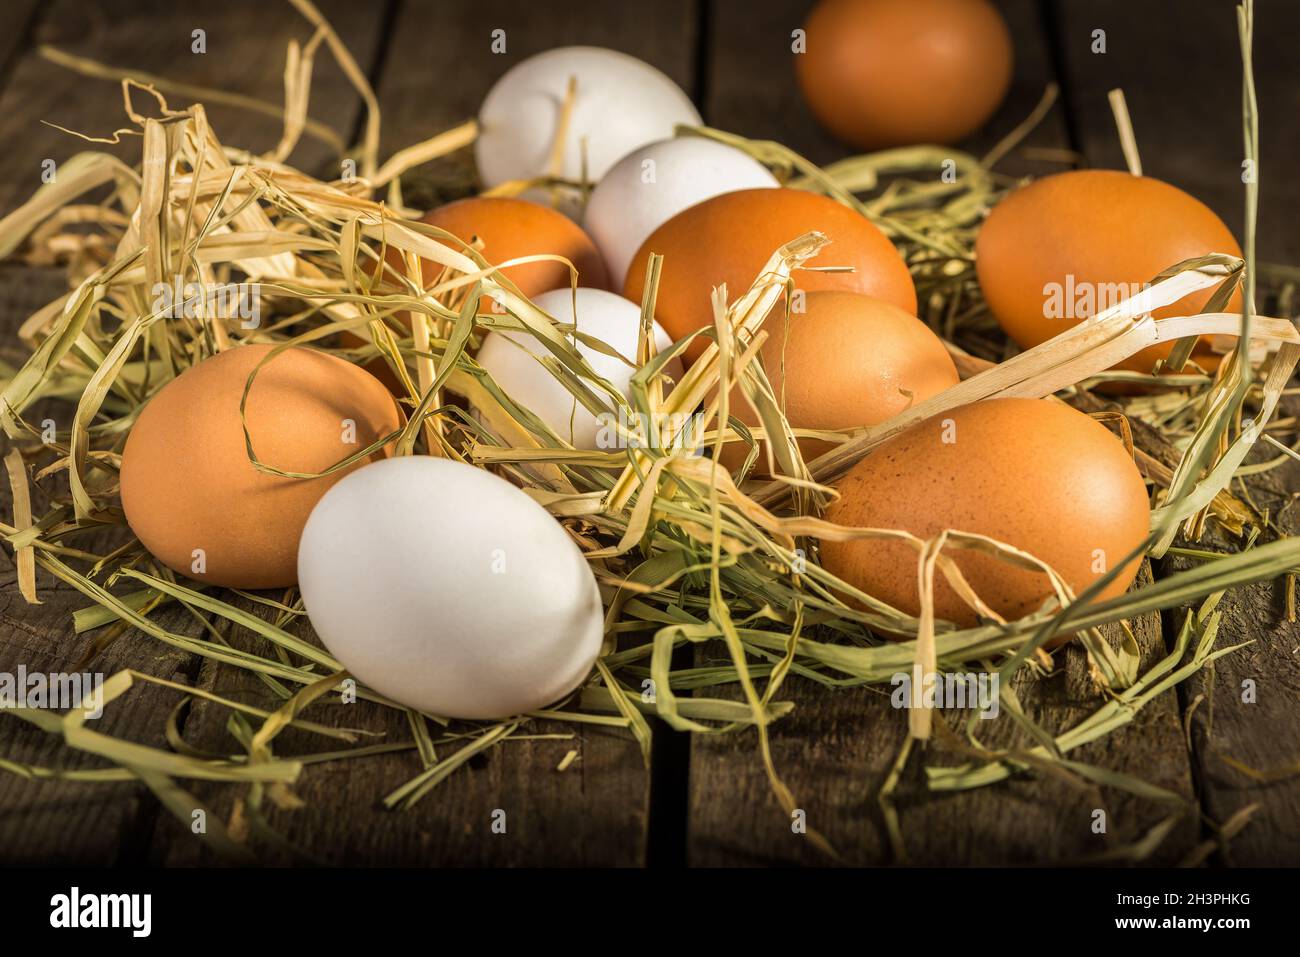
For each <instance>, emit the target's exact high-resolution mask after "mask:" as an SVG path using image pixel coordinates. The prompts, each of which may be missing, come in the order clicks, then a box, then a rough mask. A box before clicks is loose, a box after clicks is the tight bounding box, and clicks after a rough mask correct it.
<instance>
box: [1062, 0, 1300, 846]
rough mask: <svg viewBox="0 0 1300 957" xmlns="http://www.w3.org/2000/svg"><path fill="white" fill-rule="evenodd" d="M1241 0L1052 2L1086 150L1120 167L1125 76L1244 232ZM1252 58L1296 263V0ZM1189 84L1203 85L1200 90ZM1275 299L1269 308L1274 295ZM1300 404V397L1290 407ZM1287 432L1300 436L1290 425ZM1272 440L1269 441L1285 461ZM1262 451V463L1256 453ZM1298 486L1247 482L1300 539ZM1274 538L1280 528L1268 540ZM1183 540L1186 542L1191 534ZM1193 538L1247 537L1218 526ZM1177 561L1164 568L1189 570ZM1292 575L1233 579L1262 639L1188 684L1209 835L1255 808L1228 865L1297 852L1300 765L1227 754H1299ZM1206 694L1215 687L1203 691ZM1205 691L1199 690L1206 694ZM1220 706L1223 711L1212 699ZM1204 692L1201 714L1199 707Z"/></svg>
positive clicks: (1154, 128) (1183, 692)
mask: <svg viewBox="0 0 1300 957" xmlns="http://www.w3.org/2000/svg"><path fill="white" fill-rule="evenodd" d="M1234 7H1235V4H1232V3H1218V2H1213V0H1200V2H1195V3H1183V4H1177V5H1169V6H1168V7H1162V9H1161V12H1160V15H1159V16H1154V15H1152V16H1134V15H1133V6H1132V4H1126V3H1123V2H1120V0H1102V2H1097V3H1090V4H1086V5H1083V4H1071V3H1061V2H1057V3H1054V4H1053V10H1054V20H1055V23H1056V26H1057V30H1058V42H1059V48H1060V51H1061V55H1062V59H1063V62H1064V64H1065V68H1066V69H1067V71H1068V83H1067V84H1066V89H1067V90H1068V91H1069V95H1068V98H1067V99H1068V103H1069V107H1070V115H1071V118H1072V123H1073V126H1074V128H1075V130H1076V135H1077V137H1078V139H1079V142H1080V144H1081V150H1082V152H1083V153H1084V154H1085V155H1086V157H1087V159H1088V161H1089V163H1090V164H1091V165H1094V166H1109V167H1119V168H1122V167H1123V160H1122V157H1121V154H1120V151H1119V145H1118V139H1117V137H1116V136H1115V133H1114V129H1115V127H1114V123H1113V121H1112V119H1111V115H1110V108H1109V106H1108V105H1107V104H1106V91H1107V90H1109V89H1112V88H1114V87H1122V88H1123V89H1124V91H1125V95H1126V98H1127V101H1128V105H1129V111H1130V113H1131V115H1132V118H1133V125H1134V129H1135V132H1136V136H1137V141H1138V146H1139V148H1140V149H1141V153H1142V163H1143V171H1144V172H1145V173H1146V174H1148V175H1152V176H1156V177H1159V178H1161V179H1165V180H1168V181H1169V182H1172V183H1174V184H1175V185H1177V186H1180V187H1182V188H1184V189H1186V190H1188V191H1189V192H1191V193H1192V194H1193V195H1195V196H1196V197H1198V198H1199V199H1201V200H1203V201H1204V202H1205V203H1207V204H1208V205H1209V206H1210V207H1211V208H1213V209H1214V210H1215V211H1216V212H1217V213H1218V214H1219V215H1220V216H1222V217H1223V219H1224V220H1225V221H1226V222H1227V223H1228V224H1229V226H1231V227H1232V229H1233V231H1234V232H1235V233H1236V234H1237V235H1238V236H1239V237H1240V236H1241V231H1242V224H1243V215H1244V212H1243V211H1244V208H1245V190H1244V187H1243V185H1242V179H1241V174H1242V168H1241V158H1242V155H1243V152H1242V151H1243V147H1242V132H1241V61H1240V55H1239V50H1238V40H1237V25H1236V18H1235V15H1234V13H1233V10H1234ZM1256 8H1257V9H1256V17H1255V36H1254V65H1255V85H1256V89H1257V96H1258V101H1259V118H1260V158H1261V162H1260V170H1259V183H1260V207H1259V224H1258V233H1257V235H1258V244H1259V245H1258V256H1259V259H1260V260H1261V261H1262V262H1291V263H1293V262H1295V261H1296V260H1297V257H1300V240H1298V239H1297V237H1296V232H1295V229H1294V220H1295V215H1296V210H1297V209H1300V187H1298V186H1297V184H1296V182H1295V177H1293V176H1291V175H1290V174H1289V173H1288V172H1287V171H1286V169H1285V168H1284V164H1281V163H1279V162H1278V160H1279V159H1280V158H1283V157H1290V156H1294V155H1296V150H1297V148H1300V130H1298V129H1297V127H1296V124H1295V122H1294V117H1295V114H1296V107H1297V104H1298V103H1300V89H1298V88H1297V86H1296V83H1295V71H1294V56H1293V54H1292V51H1291V48H1290V47H1291V44H1290V42H1289V40H1288V37H1289V35H1290V33H1291V32H1292V31H1291V30H1290V29H1289V28H1288V26H1287V25H1288V24H1289V23H1290V18H1291V17H1292V16H1293V15H1294V7H1293V6H1291V5H1289V4H1286V3H1280V2H1275V0H1261V2H1259V3H1257V4H1256ZM1095 29H1104V30H1105V31H1106V36H1107V51H1106V53H1105V54H1094V53H1092V52H1091V51H1090V40H1089V38H1090V37H1091V34H1092V31H1093V30H1095ZM1180 70H1182V71H1183V72H1184V73H1185V74H1186V75H1187V76H1189V77H1194V81H1193V84H1192V86H1193V87H1194V89H1195V95H1194V99H1193V98H1190V97H1183V96H1180V95H1177V94H1176V93H1173V92H1172V90H1171V87H1170V86H1169V85H1167V83H1166V82H1165V81H1162V82H1160V83H1156V82H1153V78H1154V77H1166V76H1174V75H1176V74H1177V73H1178V72H1179V71H1180ZM1189 89H1190V87H1189ZM1267 305H1271V304H1266V306H1267ZM1283 414H1294V408H1291V409H1290V410H1289V413H1283ZM1279 438H1282V439H1283V440H1284V441H1289V438H1287V437H1285V436H1280V437H1279ZM1274 454H1275V451H1274V450H1268V449H1263V450H1257V452H1256V456H1257V457H1258V458H1265V459H1266V458H1272V457H1273V456H1274ZM1252 460H1253V459H1252ZM1298 481H1300V470H1298V469H1297V467H1296V463H1289V464H1287V465H1285V466H1283V467H1282V468H1279V469H1278V470H1276V471H1275V472H1271V473H1267V474H1265V475H1263V476H1258V477H1253V478H1249V479H1247V480H1246V482H1245V485H1246V489H1245V491H1244V492H1242V491H1241V489H1240V486H1238V485H1234V491H1237V492H1238V493H1239V494H1247V495H1249V496H1251V497H1252V498H1254V499H1256V500H1258V501H1259V502H1260V504H1261V505H1262V506H1265V507H1268V508H1270V509H1271V510H1272V512H1273V515H1274V516H1275V518H1274V520H1275V522H1276V524H1277V525H1278V526H1279V530H1280V532H1281V533H1283V534H1294V533H1295V532H1296V523H1295V520H1294V518H1293V509H1291V508H1290V503H1291V497H1292V493H1293V492H1294V490H1295V489H1296V487H1297V482H1298ZM1262 540H1267V536H1266V537H1265V538H1264V539H1262ZM1180 544H1183V545H1186V544H1188V543H1186V542H1180ZM1195 547H1198V548H1208V549H1211V550H1215V549H1219V550H1223V549H1226V548H1228V547H1233V548H1237V547H1240V543H1239V542H1230V541H1229V540H1228V539H1227V538H1225V537H1224V536H1222V535H1221V534H1217V533H1213V532H1212V533H1211V534H1210V535H1209V536H1208V537H1206V538H1205V539H1204V540H1203V541H1202V542H1200V543H1195ZM1189 563H1190V560H1189V559H1185V558H1178V557H1171V558H1169V559H1167V560H1165V561H1162V562H1161V563H1160V564H1159V566H1158V568H1157V573H1158V574H1161V575H1168V574H1172V573H1174V572H1176V571H1178V570H1180V569H1183V568H1186V567H1188V565H1189ZM1284 588H1285V582H1284V581H1274V582H1263V583H1260V584H1257V585H1252V586H1250V587H1246V588H1241V589H1234V590H1233V591H1231V592H1229V593H1228V594H1227V595H1226V596H1225V597H1224V599H1223V601H1222V602H1221V603H1220V604H1219V606H1218V607H1219V609H1220V611H1221V612H1222V614H1223V622H1222V625H1221V627H1220V632H1219V635H1220V637H1219V642H1220V643H1221V644H1236V643H1238V642H1242V641H1250V642H1253V644H1251V645H1250V647H1249V648H1246V649H1243V650H1242V651H1240V652H1238V653H1235V654H1232V655H1229V656H1227V657H1225V658H1222V659H1220V660H1219V661H1218V662H1217V663H1216V667H1215V668H1214V670H1213V671H1212V672H1207V673H1204V674H1201V675H1198V676H1196V677H1195V678H1194V679H1192V680H1191V681H1189V682H1188V683H1187V685H1186V686H1185V687H1184V688H1182V689H1180V692H1179V693H1180V697H1181V702H1182V705H1183V707H1184V709H1185V710H1191V711H1192V714H1193V728H1194V734H1193V743H1194V751H1193V760H1194V762H1195V766H1194V771H1195V775H1196V781H1197V786H1198V790H1199V793H1200V798H1201V801H1202V805H1203V808H1204V811H1205V814H1206V818H1207V821H1206V825H1205V828H1204V832H1205V837H1206V838H1207V839H1208V838H1212V837H1213V836H1214V834H1215V827H1216V826H1218V825H1222V824H1223V823H1225V822H1226V821H1228V820H1229V819H1230V818H1231V817H1232V815H1233V814H1234V813H1236V812H1237V811H1238V810H1240V809H1241V808H1243V807H1245V806H1247V805H1250V804H1258V805H1259V811H1258V813H1257V814H1256V816H1255V818H1254V819H1253V820H1252V821H1251V822H1250V824H1249V825H1248V826H1247V827H1246V828H1245V829H1244V830H1243V831H1242V832H1241V834H1240V835H1239V836H1237V837H1236V838H1235V839H1234V840H1233V841H1232V842H1231V843H1230V844H1229V845H1228V846H1227V847H1226V848H1222V849H1221V850H1220V852H1219V855H1218V859H1217V860H1218V863H1232V864H1238V865H1247V866H1255V865H1294V864H1297V863H1300V776H1297V775H1295V774H1292V775H1290V776H1289V777H1285V778H1284V779H1283V780H1277V781H1270V782H1261V781H1257V780H1254V779H1252V778H1251V777H1250V776H1249V775H1248V774H1246V773H1243V772H1241V771H1238V770H1235V769H1233V768H1232V767H1231V766H1230V765H1229V764H1228V763H1226V761H1225V760H1224V758H1223V756H1227V758H1229V759H1233V760H1236V761H1238V762H1241V763H1243V764H1245V765H1246V766H1248V767H1250V768H1254V769H1257V770H1262V771H1272V772H1276V771H1278V770H1279V769H1283V768H1286V767H1288V766H1289V767H1294V766H1295V764H1296V762H1297V761H1298V760H1300V711H1297V708H1296V705H1297V704H1300V651H1298V650H1297V646H1298V645H1300V631H1298V630H1297V626H1296V624H1295V623H1294V622H1291V621H1288V620H1286V617H1285V595H1284V591H1283V589H1284ZM1184 615H1185V609H1178V610H1171V611H1169V612H1166V615H1165V620H1166V627H1167V629H1173V628H1176V627H1178V626H1179V625H1181V623H1182V620H1183V617H1184ZM1246 680H1251V681H1254V682H1255V683H1256V685H1257V690H1258V700H1257V702H1256V703H1255V704H1246V703H1244V702H1243V701H1242V693H1243V689H1242V682H1243V681H1246ZM1202 696H1204V698H1203V699H1202ZM1198 699H1202V700H1199V703H1198ZM1211 701H1213V708H1211V707H1210V702H1211ZM1193 703H1196V707H1195V709H1192V708H1191V706H1192V704H1193Z"/></svg>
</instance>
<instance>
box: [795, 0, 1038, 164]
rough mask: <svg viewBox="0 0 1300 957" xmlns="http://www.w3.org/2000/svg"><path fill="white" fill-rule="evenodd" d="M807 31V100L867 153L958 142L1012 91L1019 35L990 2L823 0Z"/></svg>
mask: <svg viewBox="0 0 1300 957" xmlns="http://www.w3.org/2000/svg"><path fill="white" fill-rule="evenodd" d="M805 29H806V31H807V44H808V47H807V50H806V51H805V52H803V53H799V54H796V56H795V58H794V62H795V72H796V74H797V76H798V78H799V85H800V86H801V87H802V89H803V94H804V98H805V99H807V101H808V105H809V106H810V107H811V108H812V111H813V113H814V114H815V115H816V117H817V119H818V120H819V121H820V122H821V124H822V125H823V126H825V127H826V128H827V129H828V130H830V131H831V133H833V134H834V135H835V136H837V137H839V138H840V139H842V140H844V141H845V142H846V143H850V144H852V145H853V146H856V147H858V148H859V149H863V150H877V149H883V148H885V147H889V146H905V145H908V144H913V143H955V142H957V141H958V140H961V139H964V138H965V137H967V136H969V135H970V134H971V133H974V132H975V131H976V130H978V129H979V128H980V127H981V126H983V125H984V123H985V122H986V121H987V120H988V118H989V117H990V116H992V115H993V113H994V111H995V110H996V109H997V108H998V104H1000V103H1001V102H1002V98H1003V97H1004V96H1006V94H1007V88H1008V87H1009V86H1010V85H1011V60H1012V54H1011V34H1010V32H1009V31H1008V30H1007V25H1006V22H1005V21H1003V19H1002V15H1001V14H1000V13H998V11H997V10H996V9H995V8H994V6H993V4H991V3H988V2H987V0H822V2H821V3H819V4H818V5H817V6H816V7H815V8H814V9H813V12H812V14H811V15H810V16H809V18H808V22H807V24H806V26H805Z"/></svg>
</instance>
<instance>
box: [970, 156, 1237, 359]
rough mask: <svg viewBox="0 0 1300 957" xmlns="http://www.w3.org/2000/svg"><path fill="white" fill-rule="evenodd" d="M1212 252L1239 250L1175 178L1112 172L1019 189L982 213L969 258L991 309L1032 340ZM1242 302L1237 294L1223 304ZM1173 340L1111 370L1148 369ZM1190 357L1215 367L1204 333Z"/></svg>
mask: <svg viewBox="0 0 1300 957" xmlns="http://www.w3.org/2000/svg"><path fill="white" fill-rule="evenodd" d="M1209 253H1227V254H1229V255H1232V256H1240V255H1241V247H1240V246H1238V245H1237V241H1236V239H1234V238H1233V235H1232V232H1231V231H1230V230H1229V229H1228V227H1227V226H1226V225H1224V223H1223V220H1221V219H1220V218H1219V217H1218V216H1216V215H1215V213H1214V211H1213V210H1211V209H1210V208H1209V207H1208V206H1206V205H1205V204H1204V203H1202V202H1201V201H1200V200H1198V199H1196V198H1195V197H1193V196H1190V195H1188V194H1187V193H1185V192H1183V191H1182V190H1181V189H1178V188H1177V187H1175V186H1170V185H1169V184H1168V183H1165V182H1162V181H1160V180H1158V179H1152V178H1151V177H1149V176H1133V175H1132V174H1130V173H1124V172H1118V171H1116V170H1078V171H1075V172H1069V173H1058V174H1057V175H1055V176H1048V177H1045V178H1043V179H1040V180H1037V181H1036V182H1033V183H1030V184H1029V185H1028V186H1024V187H1022V188H1021V189H1018V190H1016V191H1015V192H1014V193H1012V194H1011V195H1010V196H1008V197H1006V198H1005V199H1003V200H1002V201H1001V202H1000V203H998V205H997V206H995V207H994V208H993V211H992V212H991V213H990V214H989V216H988V219H987V220H985V222H984V225H983V227H982V228H981V229H980V232H979V236H978V238H977V240H976V243H975V265H976V270H977V272H978V275H979V282H980V287H981V288H982V289H983V291H984V298H985V299H986V300H987V301H988V304H989V309H990V310H991V311H992V312H993V315H994V316H995V317H996V318H997V320H998V322H999V323H1000V324H1001V325H1002V328H1003V329H1005V330H1006V333H1007V335H1009V336H1010V337H1011V338H1012V339H1014V340H1015V341H1016V343H1017V344H1018V345H1020V346H1021V348H1029V347H1031V346H1036V345H1038V344H1039V343H1042V342H1046V341H1047V340H1048V339H1051V338H1052V337H1054V336H1056V335H1059V334H1060V333H1062V332H1064V331H1065V330H1066V329H1068V328H1069V327H1071V326H1073V325H1076V324H1077V323H1079V322H1082V321H1083V320H1084V319H1087V318H1089V317H1090V316H1092V315H1095V314H1096V313H1097V312H1100V311H1102V309H1104V308H1106V307H1107V306H1112V305H1114V304H1115V303H1116V302H1119V301H1122V300H1123V299H1127V298H1129V297H1130V296H1132V295H1134V294H1136V293H1137V292H1140V291H1141V289H1142V288H1143V286H1144V285H1145V284H1147V283H1149V282H1150V281H1151V280H1152V279H1154V278H1155V277H1156V275H1158V274H1159V273H1161V272H1163V271H1164V270H1165V269H1167V268H1169V267H1170V266H1173V265H1175V264H1177V263H1179V262H1182V261H1183V260H1185V259H1195V258H1197V257H1199V256H1204V255H1207V254H1209ZM1213 293H1214V288H1213V287H1211V288H1209V289H1203V290H1201V291H1199V292H1195V293H1192V294H1191V295H1189V296H1185V297H1183V298H1182V299H1180V300H1178V301H1177V302H1174V303H1171V304H1170V305H1168V306H1164V307H1162V308H1160V309H1157V310H1156V311H1155V312H1154V313H1153V315H1154V316H1155V318H1157V319H1162V318H1164V317H1166V316H1184V315H1191V314H1192V313H1196V312H1199V311H1200V310H1201V309H1203V308H1204V306H1205V304H1206V302H1208V301H1209V299H1210V296H1211V295H1213ZM1240 308H1241V297H1240V296H1239V295H1234V296H1233V298H1232V301H1231V302H1230V303H1229V305H1228V310H1229V311H1234V310H1238V309H1240ZM1172 349H1173V343H1162V344H1160V345H1156V346H1150V347H1148V348H1146V349H1143V350H1141V351H1140V352H1138V353H1137V354H1136V355H1134V356H1131V357H1130V358H1128V359H1126V360H1125V361H1123V362H1121V363H1119V364H1118V365H1117V366H1116V368H1118V369H1127V370H1130V371H1133V372H1150V371H1151V370H1152V367H1153V366H1154V364H1155V362H1156V360H1158V359H1164V358H1167V357H1168V356H1169V353H1170V352H1171V351H1172ZM1193 356H1194V357H1195V358H1196V360H1197V361H1198V362H1200V363H1201V364H1203V365H1210V366H1213V365H1216V364H1217V357H1215V356H1214V355H1213V354H1212V353H1211V352H1210V349H1209V343H1208V341H1206V340H1205V339H1202V340H1201V341H1200V342H1199V343H1198V344H1197V346H1196V350H1195V351H1194V353H1193Z"/></svg>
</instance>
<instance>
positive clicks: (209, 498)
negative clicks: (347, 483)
mask: <svg viewBox="0 0 1300 957" xmlns="http://www.w3.org/2000/svg"><path fill="white" fill-rule="evenodd" d="M272 348H273V347H272V346H270V345H244V346H237V347H235V348H233V349H230V350H227V351H226V352H222V353H219V354H217V355H214V356H212V357H211V358H208V359H205V360H203V361H202V362H200V363H198V364H197V365H195V366H193V367H192V368H190V369H187V370H186V371H185V372H183V373H181V374H180V375H179V376H177V377H176V378H175V379H173V380H172V381H171V382H169V383H168V384H167V385H165V386H164V387H163V388H162V389H161V390H159V391H158V393H157V394H156V395H154V396H153V397H152V398H151V399H150V400H149V401H148V402H147V403H146V405H145V407H144V409H143V411H142V412H141V413H140V416H139V418H138V419H137V420H136V423H135V425H134V426H133V427H132V429H131V432H130V435H129V436H128V437H127V441H126V447H125V449H124V450H123V453H122V471H121V485H122V508H123V510H124V511H125V513H126V519H127V523H128V524H129V525H130V526H131V530H132V531H133V532H134V533H135V535H136V537H137V538H139V539H140V542H141V543H142V544H143V545H144V547H145V548H147V549H148V550H149V551H150V552H151V553H152V554H153V555H154V557H156V558H157V559H158V560H159V561H161V562H162V563H163V564H164V565H167V566H168V567H169V568H172V569H174V570H175V571H177V572H179V573H181V574H182V575H185V576H187V577H190V578H196V579H199V580H201V581H206V582H211V583H213V584H216V585H224V586H228V587H232V588H254V589H255V588H280V587H287V586H289V585H292V584H294V583H295V581H296V580H297V561H298V539H299V538H300V537H301V535H302V529H303V526H304V525H305V524H306V522H307V516H308V515H309V514H310V513H311V510H312V508H313V507H314V506H315V505H316V502H317V501H319V500H320V498H321V496H322V495H324V494H325V492H326V491H328V490H329V488H330V487H331V486H332V485H333V484H334V483H335V482H337V481H338V480H339V479H341V478H342V477H343V476H344V475H346V474H347V473H348V471H350V470H351V469H344V470H340V471H338V472H335V473H334V474H332V475H328V476H322V477H319V478H313V479H296V478H288V477H284V476H278V475H270V474H267V473H263V472H259V471H258V470H257V469H256V468H254V467H253V464H252V463H251V462H250V461H249V458H248V452H247V449H246V446H245V442H244V431H243V427H242V425H241V423H240V415H239V403H240V398H241V396H242V395H243V391H244V386H245V383H246V382H247V380H248V376H249V374H250V373H251V372H252V371H253V370H254V368H256V366H257V363H258V362H259V361H261V360H262V358H263V357H264V356H265V355H266V354H267V353H268V352H270V351H271V349H272ZM246 415H247V421H248V430H249V435H250V436H251V438H252V443H253V449H254V451H255V452H256V454H257V458H258V460H259V461H261V462H262V463H263V464H265V465H269V466H272V467H274V468H278V469H282V470H285V471H292V472H310V473H314V472H321V471H324V470H325V469H327V468H329V467H330V466H332V465H334V464H335V463H336V462H339V461H341V460H342V459H344V458H346V457H347V456H348V455H351V454H353V453H354V452H356V451H358V450H360V449H362V448H365V447H366V446H367V445H369V444H371V443H372V442H374V441H375V440H377V439H379V438H381V437H383V436H384V435H387V434H389V433H391V432H393V431H394V430H396V429H397V428H399V427H400V425H401V422H402V418H401V414H400V412H399V410H398V407H397V404H396V403H395V402H394V400H393V397H392V395H390V394H389V392H388V390H387V389H386V388H385V387H384V386H383V384H382V383H380V382H379V381H378V380H377V379H376V378H375V377H374V376H372V375H370V374H369V373H368V372H366V371H365V370H363V369H360V368H358V367H356V366H354V365H352V364H350V363H348V362H345V361H343V360H342V359H339V358H337V357H335V356H331V355H327V354H326V353H323V352H316V351H314V350H311V349H306V348H289V349H286V350H284V351H283V352H281V353H280V354H279V355H277V356H276V357H275V358H273V359H271V360H270V361H269V362H268V363H267V364H266V365H264V366H263V367H262V368H261V369H260V370H259V371H258V373H257V378H256V379H254V381H253V386H252V389H251V390H250V391H249V395H248V403H247V408H246ZM349 420H350V421H351V422H352V423H354V428H353V430H352V431H353V432H354V435H351V434H349V429H348V425H347V423H348V421H349ZM353 437H354V438H355V442H348V441H347V440H348V439H349V438H353ZM380 457H382V455H379V454H376V455H375V456H373V457H372V458H380ZM360 464H364V463H360ZM356 467H358V466H352V468H356ZM339 547H340V548H345V547H347V546H346V543H339ZM195 549H202V552H203V561H204V563H205V564H206V571H205V572H202V573H197V572H196V571H195V570H194V561H195V555H194V551H195Z"/></svg>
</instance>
